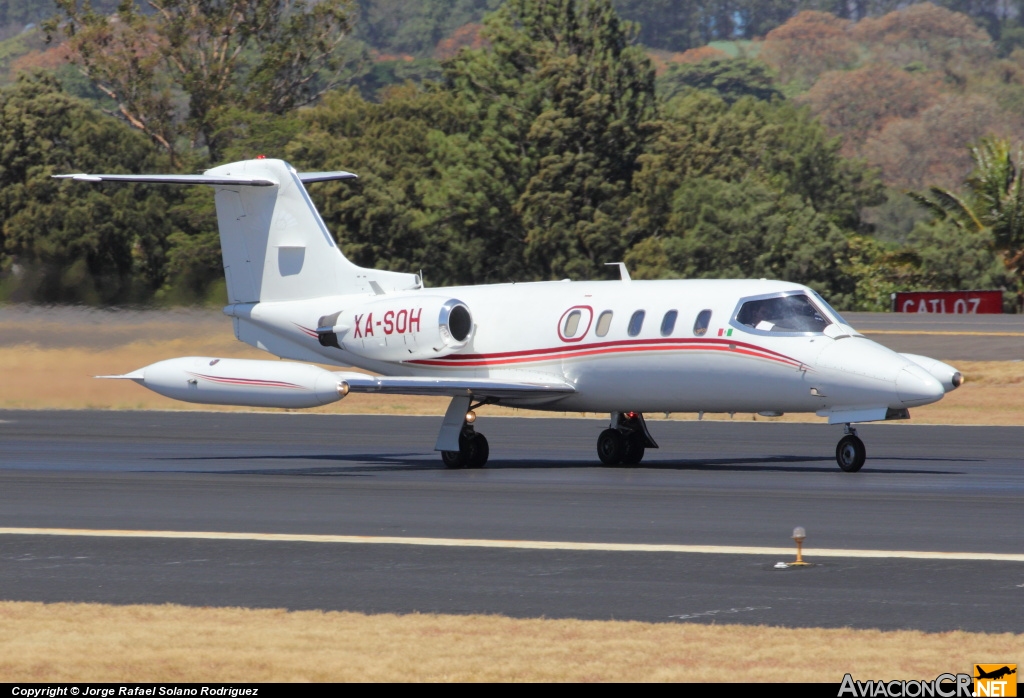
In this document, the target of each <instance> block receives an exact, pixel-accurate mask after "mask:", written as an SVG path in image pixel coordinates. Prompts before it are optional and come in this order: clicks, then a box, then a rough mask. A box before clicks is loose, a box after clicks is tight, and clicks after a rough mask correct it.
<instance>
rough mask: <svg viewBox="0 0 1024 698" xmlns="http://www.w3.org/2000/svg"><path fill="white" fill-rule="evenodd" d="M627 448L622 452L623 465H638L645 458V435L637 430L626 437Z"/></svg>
mask: <svg viewBox="0 0 1024 698" xmlns="http://www.w3.org/2000/svg"><path fill="white" fill-rule="evenodd" d="M624 445H625V448H624V449H623V453H622V463H623V465H637V464H638V463H640V461H642V460H643V459H644V451H645V450H646V449H647V447H646V445H645V444H644V435H643V434H641V433H640V432H638V431H636V432H633V433H632V434H630V435H629V436H627V437H626V438H625V439H624Z"/></svg>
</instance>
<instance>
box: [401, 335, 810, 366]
mask: <svg viewBox="0 0 1024 698" xmlns="http://www.w3.org/2000/svg"><path fill="white" fill-rule="evenodd" d="M648 351H651V352H653V351H659V352H660V351H727V352H735V353H737V354H743V355H746V356H753V357H757V358H761V359H767V360H769V361H776V362H778V363H782V364H786V365H789V366H795V367H800V366H802V365H803V362H801V361H798V360H796V359H794V358H792V357H789V356H786V355H785V354H780V353H779V352H776V351H772V350H771V349H765V348H763V347H759V346H756V345H754V344H747V343H746V342H730V341H728V340H715V339H633V340H622V341H617V342H598V343H595V344H588V345H585V346H578V345H577V346H572V347H553V348H550V349H527V350H524V351H510V352H500V353H495V354H453V355H452V356H444V357H438V358H437V359H420V360H414V361H409V362H408V363H411V364H418V365H422V366H499V365H503V364H518V363H526V362H542V361H557V360H559V359H571V358H578V357H583V356H598V355H602V354H622V353H632V352H648Z"/></svg>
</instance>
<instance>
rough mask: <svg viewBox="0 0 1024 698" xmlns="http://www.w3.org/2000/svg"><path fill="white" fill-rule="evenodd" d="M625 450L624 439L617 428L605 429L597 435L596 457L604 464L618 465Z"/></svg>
mask: <svg viewBox="0 0 1024 698" xmlns="http://www.w3.org/2000/svg"><path fill="white" fill-rule="evenodd" d="M625 452H626V439H625V437H623V436H622V433H621V432H619V431H618V430H617V429H605V430H604V431H602V432H601V435H600V436H598V437H597V457H598V458H600V459H601V462H602V463H604V464H605V465H618V464H619V463H621V462H622V456H623V455H624V454H625Z"/></svg>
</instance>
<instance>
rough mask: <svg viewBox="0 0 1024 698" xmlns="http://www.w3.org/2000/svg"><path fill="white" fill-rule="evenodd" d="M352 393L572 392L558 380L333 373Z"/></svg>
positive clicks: (475, 394) (544, 394) (541, 395)
mask: <svg viewBox="0 0 1024 698" xmlns="http://www.w3.org/2000/svg"><path fill="white" fill-rule="evenodd" d="M334 375H335V376H336V377H337V378H338V380H342V381H345V382H346V383H348V386H349V391H350V392H353V393H382V394H385V395H436V396H447V397H455V396H459V395H470V396H472V397H475V398H497V399H508V398H557V397H560V396H565V395H570V394H572V393H574V392H576V389H575V388H574V387H573V386H571V385H570V384H568V383H564V382H561V381H538V382H517V381H502V380H493V379H490V378H425V377H420V376H416V377H411V376H370V375H367V374H365V373H347V372H341V371H338V372H335V373H334Z"/></svg>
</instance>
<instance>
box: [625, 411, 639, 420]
mask: <svg viewBox="0 0 1024 698" xmlns="http://www.w3.org/2000/svg"><path fill="white" fill-rule="evenodd" d="M636 417H637V413H636V412H627V413H626V419H636Z"/></svg>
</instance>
